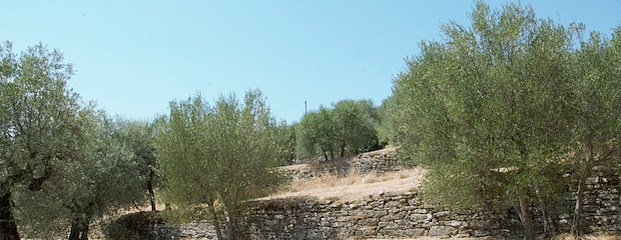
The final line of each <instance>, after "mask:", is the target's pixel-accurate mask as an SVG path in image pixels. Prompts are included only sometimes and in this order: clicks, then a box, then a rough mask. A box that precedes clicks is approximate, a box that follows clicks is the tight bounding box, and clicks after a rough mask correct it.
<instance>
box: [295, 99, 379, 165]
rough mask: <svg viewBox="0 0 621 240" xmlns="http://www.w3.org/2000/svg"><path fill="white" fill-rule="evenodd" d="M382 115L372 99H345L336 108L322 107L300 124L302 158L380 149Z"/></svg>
mask: <svg viewBox="0 0 621 240" xmlns="http://www.w3.org/2000/svg"><path fill="white" fill-rule="evenodd" d="M378 122H379V117H378V114H377V113H376V110H375V108H374V107H373V103H371V101H369V100H360V101H354V100H342V101H339V102H338V103H336V104H334V107H333V108H332V109H328V108H325V107H321V108H320V109H319V111H318V112H311V113H308V114H306V115H305V116H304V118H303V119H302V121H301V122H300V123H299V124H298V125H297V126H296V137H297V138H296V141H297V144H296V151H297V155H298V157H299V158H306V159H308V158H313V157H317V156H321V155H323V157H324V159H325V160H329V159H334V158H335V157H336V156H338V157H344V156H349V155H352V154H357V153H361V152H365V151H369V150H375V149H378V148H379V145H378V138H377V130H376V126H377V125H378Z"/></svg>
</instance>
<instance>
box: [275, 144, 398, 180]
mask: <svg viewBox="0 0 621 240" xmlns="http://www.w3.org/2000/svg"><path fill="white" fill-rule="evenodd" d="M405 168H406V166H405V165H404V164H403V163H402V162H401V161H399V160H397V158H396V157H395V151H394V149H382V150H378V151H373V152H368V153H363V154H359V155H358V156H355V157H351V158H340V159H334V160H329V161H323V162H313V163H308V164H300V165H293V166H286V167H281V168H280V170H281V172H283V173H284V175H285V177H286V178H287V179H288V180H292V179H308V178H314V177H320V176H323V175H327V174H330V175H336V176H346V175H348V174H357V175H364V174H368V173H377V174H383V173H386V172H393V171H399V170H403V169H405Z"/></svg>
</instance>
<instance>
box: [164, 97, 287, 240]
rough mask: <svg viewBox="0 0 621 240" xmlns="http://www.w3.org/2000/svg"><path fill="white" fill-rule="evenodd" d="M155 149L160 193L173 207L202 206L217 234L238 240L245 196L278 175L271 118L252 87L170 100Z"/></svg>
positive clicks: (257, 191)
mask: <svg viewBox="0 0 621 240" xmlns="http://www.w3.org/2000/svg"><path fill="white" fill-rule="evenodd" d="M161 124H162V125H163V126H160V127H159V129H160V131H161V132H159V133H158V137H157V141H156V148H157V151H158V155H159V158H158V161H159V162H160V166H161V170H162V172H163V176H164V179H165V180H164V188H163V189H162V191H161V192H162V193H161V194H160V195H161V196H162V197H163V199H164V201H166V202H168V203H170V205H171V207H172V209H173V210H179V211H183V210H184V209H185V210H187V209H190V210H191V211H193V210H194V209H195V207H200V206H205V207H206V208H207V215H208V216H210V218H211V220H212V222H213V223H214V225H215V226H216V230H217V235H218V238H219V239H222V237H223V233H222V228H223V227H222V224H223V223H226V228H227V229H228V231H227V235H228V237H229V238H231V239H239V238H241V237H242V236H241V235H240V234H241V233H240V220H241V218H242V217H243V213H244V209H245V205H246V200H248V199H250V198H253V197H257V196H260V194H262V193H263V192H264V191H266V190H269V189H270V187H271V186H273V185H274V184H276V183H277V182H278V180H279V177H278V175H277V174H276V172H275V171H272V168H273V167H275V166H278V163H279V161H278V154H279V152H278V150H279V149H278V147H277V146H276V144H275V143H276V134H275V132H274V131H275V122H274V120H273V117H272V116H271V113H270V110H269V108H268V106H267V105H266V103H265V99H264V97H263V95H262V94H261V92H259V91H258V90H255V91H249V92H247V93H246V95H245V97H244V99H243V100H242V101H239V100H238V99H237V98H236V97H235V96H234V95H229V96H222V97H220V98H219V99H218V100H217V101H216V102H215V103H214V105H210V104H208V103H207V102H206V101H205V100H204V99H203V97H202V96H201V95H200V94H198V95H196V96H193V97H190V98H188V99H187V100H184V101H173V102H171V104H170V115H169V116H167V117H166V118H165V119H164V120H163V121H161Z"/></svg>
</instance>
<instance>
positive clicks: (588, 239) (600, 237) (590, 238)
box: [366, 234, 621, 240]
mask: <svg viewBox="0 0 621 240" xmlns="http://www.w3.org/2000/svg"><path fill="white" fill-rule="evenodd" d="M395 239H399V240H440V239H452V240H484V239H485V240H499V239H497V238H488V237H485V238H436V237H418V238H392V239H391V240H395ZM515 239H518V238H515ZM366 240H388V239H375V238H374V239H366ZM551 240H575V239H574V237H573V236H572V235H571V234H561V235H558V236H556V237H553V238H551ZM580 240H621V236H616V235H605V234H591V235H585V236H581V237H580Z"/></svg>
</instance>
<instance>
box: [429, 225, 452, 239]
mask: <svg viewBox="0 0 621 240" xmlns="http://www.w3.org/2000/svg"><path fill="white" fill-rule="evenodd" d="M454 232H455V228H453V227H449V226H432V227H431V228H429V236H430V237H449V236H451V235H452V234H453V233H454Z"/></svg>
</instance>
